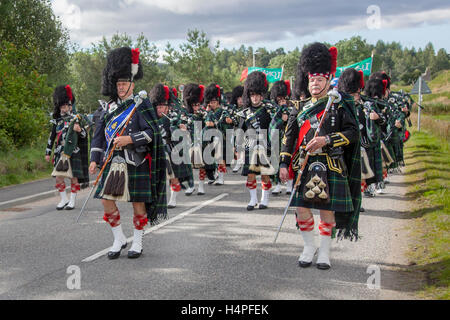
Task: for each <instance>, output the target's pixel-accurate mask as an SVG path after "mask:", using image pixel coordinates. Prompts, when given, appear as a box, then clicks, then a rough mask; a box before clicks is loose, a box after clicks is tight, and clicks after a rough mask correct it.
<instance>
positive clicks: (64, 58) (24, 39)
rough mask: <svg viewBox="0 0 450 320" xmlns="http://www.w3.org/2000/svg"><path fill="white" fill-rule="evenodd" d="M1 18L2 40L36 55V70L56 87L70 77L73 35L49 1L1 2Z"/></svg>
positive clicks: (0, 33)
mask: <svg viewBox="0 0 450 320" xmlns="http://www.w3.org/2000/svg"><path fill="white" fill-rule="evenodd" d="M0 16H1V19H0V39H2V40H5V41H8V42H11V43H14V44H15V45H16V46H17V48H24V49H26V50H28V51H30V52H33V55H32V64H33V66H35V70H36V71H37V72H38V73H39V74H47V75H48V80H49V82H50V83H51V84H52V85H57V84H59V82H61V81H63V79H65V78H66V77H67V75H68V70H67V64H68V61H69V55H68V49H69V35H68V32H67V30H66V29H64V28H63V27H62V25H61V22H60V21H59V20H58V19H57V18H56V17H55V15H54V14H53V11H52V8H51V3H50V1H49V0H20V1H18V0H1V1H0ZM19 71H20V70H19Z"/></svg>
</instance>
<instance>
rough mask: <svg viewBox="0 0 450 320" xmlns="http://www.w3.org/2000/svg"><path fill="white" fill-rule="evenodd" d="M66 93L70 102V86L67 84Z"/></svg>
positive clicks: (71, 98)
mask: <svg viewBox="0 0 450 320" xmlns="http://www.w3.org/2000/svg"><path fill="white" fill-rule="evenodd" d="M66 94H67V97H68V98H69V100H70V102H72V101H73V95H72V88H71V87H70V86H69V85H67V86H66Z"/></svg>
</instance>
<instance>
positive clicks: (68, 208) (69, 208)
mask: <svg viewBox="0 0 450 320" xmlns="http://www.w3.org/2000/svg"><path fill="white" fill-rule="evenodd" d="M73 209H75V207H69V206H66V207H65V208H64V210H73Z"/></svg>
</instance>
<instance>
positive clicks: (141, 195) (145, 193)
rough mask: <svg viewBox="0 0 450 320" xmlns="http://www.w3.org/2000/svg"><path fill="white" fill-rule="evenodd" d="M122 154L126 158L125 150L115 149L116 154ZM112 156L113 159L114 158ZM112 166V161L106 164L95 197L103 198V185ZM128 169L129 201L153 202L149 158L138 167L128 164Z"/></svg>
mask: <svg viewBox="0 0 450 320" xmlns="http://www.w3.org/2000/svg"><path fill="white" fill-rule="evenodd" d="M116 155H120V156H121V157H123V158H125V155H124V152H123V151H114V154H113V156H112V158H114V156H116ZM112 158H111V159H112ZM110 167H111V161H110V162H109V163H108V164H107V165H106V167H105V171H103V174H102V178H101V180H100V182H99V184H98V187H97V190H96V191H95V195H94V198H96V199H101V198H102V197H100V196H99V194H100V192H101V190H102V189H103V186H104V184H105V180H106V177H107V176H108V173H109V169H110ZM127 171H128V192H129V193H130V200H129V201H128V202H145V203H151V202H152V191H151V182H150V166H149V163H148V159H146V160H145V161H144V163H143V164H141V165H140V166H138V167H135V166H132V165H130V164H127Z"/></svg>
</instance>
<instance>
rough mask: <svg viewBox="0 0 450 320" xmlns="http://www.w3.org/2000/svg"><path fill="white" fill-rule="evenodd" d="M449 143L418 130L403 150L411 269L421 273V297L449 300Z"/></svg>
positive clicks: (413, 133)
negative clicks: (408, 205)
mask: <svg viewBox="0 0 450 320" xmlns="http://www.w3.org/2000/svg"><path fill="white" fill-rule="evenodd" d="M449 151H450V144H449V141H448V140H447V139H442V138H440V137H437V136H434V135H432V134H431V133H430V132H427V131H425V130H421V132H418V131H417V130H413V131H412V135H411V138H410V140H409V141H408V142H407V147H406V148H405V163H406V172H405V178H406V181H405V182H406V183H407V184H408V185H409V186H410V187H409V189H408V193H407V196H408V197H409V198H410V199H411V201H413V204H412V206H411V207H412V208H413V209H412V213H411V217H412V218H413V219H412V220H411V221H412V226H411V228H410V230H411V236H412V241H413V243H412V246H411V248H410V251H409V252H408V257H409V259H410V260H411V261H412V264H413V265H414V266H413V269H417V270H420V271H423V272H425V274H426V277H427V284H426V286H425V287H424V288H423V290H421V291H420V292H419V295H420V296H422V297H423V298H431V299H444V300H448V299H450V289H449V285H450V232H449V231H450V230H449V229H450V197H449V192H448V184H449V180H450V157H449Z"/></svg>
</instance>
